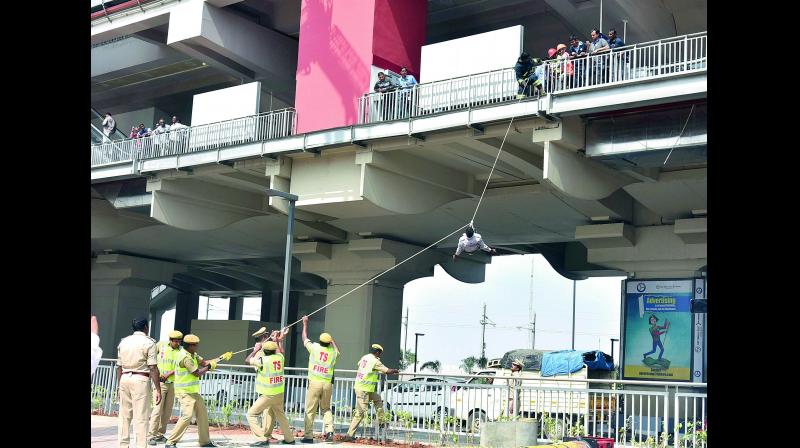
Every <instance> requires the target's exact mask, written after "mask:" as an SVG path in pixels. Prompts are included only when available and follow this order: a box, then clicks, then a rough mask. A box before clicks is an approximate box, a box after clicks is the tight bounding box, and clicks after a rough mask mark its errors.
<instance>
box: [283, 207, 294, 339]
mask: <svg viewBox="0 0 800 448" xmlns="http://www.w3.org/2000/svg"><path fill="white" fill-rule="evenodd" d="M294 203H295V200H292V199H290V200H289V223H288V224H287V227H286V259H285V260H284V265H283V301H282V303H281V328H282V329H283V328H286V323H287V321H288V317H289V316H288V314H289V283H290V282H291V278H292V242H293V238H292V235H293V234H294Z"/></svg>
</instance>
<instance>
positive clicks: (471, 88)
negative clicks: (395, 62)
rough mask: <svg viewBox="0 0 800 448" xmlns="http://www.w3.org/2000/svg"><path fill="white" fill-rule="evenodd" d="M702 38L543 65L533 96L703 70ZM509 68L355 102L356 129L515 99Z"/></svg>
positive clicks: (672, 40) (514, 83)
mask: <svg viewBox="0 0 800 448" xmlns="http://www.w3.org/2000/svg"><path fill="white" fill-rule="evenodd" d="M707 54H708V39H707V34H706V33H705V32H703V33H697V34H688V35H684V36H678V37H673V38H669V39H661V40H657V41H653V42H645V43H640V44H635V45H630V46H626V47H620V48H615V49H614V50H613V51H608V52H604V53H599V54H595V55H590V56H584V57H579V58H574V59H569V60H554V61H546V62H545V63H544V64H542V66H541V67H540V68H539V71H538V75H539V77H540V78H541V81H542V90H541V92H538V91H537V90H535V89H531V90H532V91H533V95H538V94H539V93H541V94H549V93H562V92H564V93H566V92H570V91H577V90H581V89H592V88H598V87H612V86H617V85H622V84H624V83H629V82H633V81H639V80H645V79H656V78H661V77H668V76H676V75H680V74H683V73H689V72H697V71H704V70H706V68H707ZM518 88H519V84H518V83H517V79H516V74H515V73H514V70H513V68H506V69H501V70H495V71H490V72H485V73H477V74H473V75H467V76H460V77H456V78H451V79H446V80H442V81H436V82H430V83H423V84H418V85H416V86H414V87H413V88H409V89H400V90H395V91H393V92H386V93H380V92H373V93H367V94H364V95H363V96H362V97H360V98H358V123H359V124H370V123H379V122H385V121H393V120H403V119H409V118H414V117H423V116H426V115H431V114H436V113H439V112H449V111H453V110H461V109H468V108H472V107H480V106H484V105H488V104H493V103H503V102H507V101H512V100H514V99H516V96H517V91H518Z"/></svg>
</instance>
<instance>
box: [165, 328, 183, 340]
mask: <svg viewBox="0 0 800 448" xmlns="http://www.w3.org/2000/svg"><path fill="white" fill-rule="evenodd" d="M167 336H168V337H169V338H170V339H183V333H181V332H180V331H178V330H172V331H170V332H169V334H168V335H167Z"/></svg>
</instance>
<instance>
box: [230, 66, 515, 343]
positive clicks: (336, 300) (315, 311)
mask: <svg viewBox="0 0 800 448" xmlns="http://www.w3.org/2000/svg"><path fill="white" fill-rule="evenodd" d="M529 82H530V78H528V79H526V80H525V84H524V85H523V87H522V91H523V92H525V89H527V88H528V83H529ZM524 98H525V97H522V98H519V99H518V100H517V104H519V103H520V102H522V100H523V99H524ZM514 118H516V114H514V115H512V116H511V120H510V121H509V122H508V127H507V128H506V133H505V135H504V136H503V141H502V142H501V143H500V147H499V148H498V149H497V156H495V158H494V163H492V169H491V170H490V171H489V176H488V177H487V178H486V183H485V184H484V185H483V190H482V191H481V195H480V197H479V198H478V205H477V206H476V207H475V212H474V213H473V214H472V218H471V219H470V220H469V223H467V224H464V225H462V226H461V227H459V228H457V229H455V230H453V231H452V232H450V233H448V234H447V235H445V236H443V237H442V238H439V239H438V240H437V241H435V242H433V243H431V244H429V245H428V246H427V247H425V248H423V249H421V250H419V251H417V252H416V253H414V254H412V255H411V256H409V257H408V258H406V259H405V260H403V261H401V262H399V263H397V264H396V265H394V266H392V267H390V268H389V269H386V270H385V271H383V272H381V273H380V274H378V275H375V276H374V277H372V278H370V279H369V280H367V281H365V282H363V283H361V284H360V285H358V286H356V287H355V288H353V289H351V290H349V291H347V292H346V293H344V294H342V295H341V296H339V297H337V298H335V299H333V300H331V301H330V302H328V303H326V304H325V305H323V306H321V307H320V308H318V309H316V310H314V311H312V312H311V313H309V314H307V316H309V317H310V316H313V315H314V314H317V313H318V312H320V311H322V310H324V309H325V308H327V307H329V306H331V305H333V304H334V303H336V302H338V301H339V300H341V299H343V298H345V297H347V296H348V295H350V294H352V293H353V292H355V291H357V290H358V289H360V288H362V287H363V286H365V285H367V284H368V283H369V282H371V281H373V280H376V279H378V278H380V277H381V276H382V275H384V274H386V273H388V272H390V271H392V270H394V269H395V268H397V267H398V266H400V265H402V264H403V263H405V262H407V261H409V260H411V259H412V258H414V257H416V256H417V255H419V254H421V253H423V252H425V251H426V250H428V249H430V248H432V247H434V246H436V245H437V244H439V243H441V242H442V241H444V240H446V239H447V238H450V237H451V236H453V234H455V233H457V232H459V231H460V230H461V229H464V228H466V227H467V226H472V225H473V223H474V221H475V217H476V216H477V215H478V210H479V209H480V207H481V203H482V202H483V196H484V195H485V194H486V190H487V189H488V188H489V182H490V181H491V180H492V175H493V174H494V170H495V168H496V167H497V161H498V160H500V154H501V153H502V152H503V145H505V143H506V138H508V133H509V131H511V125H512V124H513V123H514ZM302 321H303V319H299V320H297V321H295V322H293V323H291V324H289V325H287V326H286V327H285V328H282V329H281V331H283V330H285V329H287V328H291V327H293V326H295V325H297V324H298V323H300V322H302ZM245 350H247V349H245ZM241 351H244V350H241ZM237 353H240V352H237Z"/></svg>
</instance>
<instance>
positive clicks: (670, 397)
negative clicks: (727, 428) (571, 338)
mask: <svg viewBox="0 0 800 448" xmlns="http://www.w3.org/2000/svg"><path fill="white" fill-rule="evenodd" d="M114 369H115V365H114V360H108V359H104V360H103V361H102V362H101V365H100V366H99V367H98V368H97V371H96V372H95V374H94V376H93V377H92V411H93V412H94V411H102V412H103V413H106V414H109V413H112V412H116V410H117V404H116V403H115V400H116V397H114V396H113V393H114V391H115V389H116V374H115V373H114ZM354 375H355V371H354V370H344V369H337V370H336V376H335V377H334V381H333V393H332V399H331V407H332V413H333V416H334V425H335V426H336V431H337V432H340V433H341V432H343V431H346V429H347V427H348V425H349V423H350V420H351V418H352V416H353V410H354V408H355V394H354V392H353V387H354V385H355V379H354ZM400 376H401V379H388V378H387V377H385V376H383V375H382V376H381V379H380V382H379V384H378V390H377V392H378V394H380V395H381V398H382V399H383V402H384V404H383V407H384V409H385V412H384V415H385V417H384V419H385V420H384V421H385V423H386V427H385V428H384V429H381V428H379V427H378V423H379V422H378V419H377V414H376V413H375V409H374V407H371V408H370V413H369V415H368V417H367V418H365V421H364V422H362V424H361V426H360V427H359V429H358V433H357V435H360V436H362V437H363V436H371V437H375V438H378V439H386V438H394V439H403V438H405V439H406V440H410V439H409V438H410V437H412V435H414V434H415V435H416V440H419V437H425V436H426V435H427V437H428V441H429V442H437V443H438V442H441V441H443V440H445V439H447V440H457V441H458V442H460V443H463V442H467V443H469V442H477V441H478V440H479V439H480V431H481V426H482V424H483V423H485V422H491V421H502V420H508V419H509V417H508V416H512V417H511V418H512V419H513V418H517V417H520V416H521V417H537V418H540V419H541V418H542V416H544V415H547V416H549V417H551V418H552V419H553V421H554V422H555V423H554V424H553V425H552V426H551V430H552V431H554V432H555V433H550V432H548V431H547V430H545V429H544V428H543V425H542V427H540V428H541V429H540V431H539V439H540V440H541V441H545V440H551V439H562V438H563V437H565V436H567V435H570V434H576V433H582V435H584V436H595V437H609V438H613V439H614V440H615V442H616V443H617V446H629V444H631V443H633V442H636V443H642V442H645V441H646V440H647V439H648V438H652V439H654V440H656V441H661V440H663V437H665V436H666V437H667V439H668V441H669V445H670V446H674V447H676V448H677V447H683V448H688V447H692V448H700V447H703V448H704V447H706V443H705V432H704V431H705V430H706V427H707V426H706V425H707V422H706V416H707V409H708V407H707V396H706V393H705V388H706V385H705V384H702V383H700V384H692V383H661V382H655V381H615V380H599V379H584V378H542V379H539V378H534V379H525V378H523V382H522V385H521V386H519V385H515V383H514V381H515V380H519V377H516V378H512V377H507V376H494V377H487V376H477V375H438V374H429V373H425V374H419V375H411V374H402V375H400ZM411 377H417V378H418V377H426V379H425V380H424V381H419V380H416V381H410V378H411ZM284 378H285V391H284V408H285V410H286V415H287V417H288V418H289V420H290V422H291V423H292V424H293V426H295V427H302V426H303V418H304V416H305V394H306V389H307V386H308V379H307V377H306V369H304V368H292V367H288V368H286V374H285V376H284ZM454 379H455V380H454ZM470 379H473V380H472V381H473V382H472V383H466V382H454V381H469V380H470ZM476 379H477V380H476ZM490 381H491V382H490ZM200 384H201V386H200V393H201V395H202V396H203V398H204V399H205V401H206V405H207V407H208V413H209V418H210V419H211V420H212V422H213V424H228V423H237V422H238V423H242V424H246V423H247V420H246V415H247V410H248V408H249V406H250V405H251V404H252V403H253V402H254V401H255V400H256V399H257V398H258V394H257V393H256V390H255V372H254V370H253V368H252V367H248V366H227V365H223V366H220V368H219V369H218V370H216V371H213V372H209V373H207V374H206V375H204V376H203V378H202V380H201V382H200ZM645 388H649V389H652V390H641V389H645ZM670 404H672V406H670ZM176 405H177V402H176ZM515 410H516V411H515ZM178 414H179V407H178V406H176V407H174V408H173V415H178ZM321 422H322V416H321V415H319V414H318V415H317V417H316V420H315V423H314V425H315V429H318V430H321V424H322V423H321Z"/></svg>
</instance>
